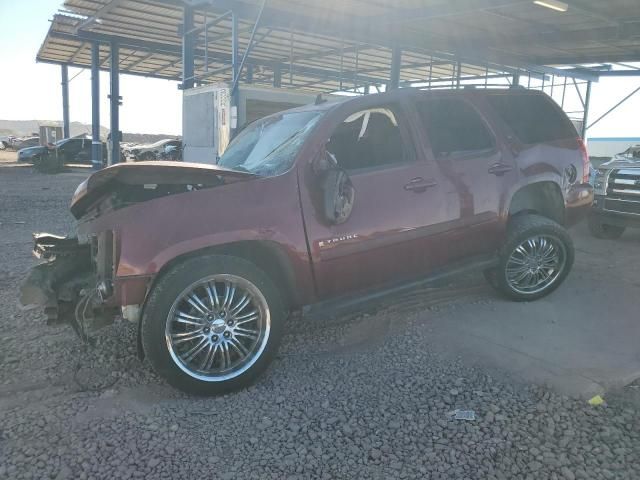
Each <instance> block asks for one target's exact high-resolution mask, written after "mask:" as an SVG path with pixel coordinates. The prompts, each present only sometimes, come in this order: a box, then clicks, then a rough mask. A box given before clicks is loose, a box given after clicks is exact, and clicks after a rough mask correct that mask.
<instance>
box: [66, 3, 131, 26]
mask: <svg viewBox="0 0 640 480" xmlns="http://www.w3.org/2000/svg"><path fill="white" fill-rule="evenodd" d="M123 1H124V0H111V1H110V2H109V3H107V4H105V5H103V6H102V7H101V8H99V9H98V10H97V11H96V13H95V15H93V16H91V17H89V18H87V19H86V20H83V21H81V22H80V23H79V24H78V25H77V26H76V27H75V28H74V30H73V32H74V33H78V32H79V31H80V30H82V29H83V28H86V27H89V26H91V25H93V24H94V23H95V22H96V21H98V20H99V19H100V17H103V16H104V15H106V14H107V13H109V12H111V11H112V10H115V9H116V8H118V7H119V6H120V5H121V4H122V2H123Z"/></svg>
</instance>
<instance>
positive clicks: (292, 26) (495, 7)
mask: <svg viewBox="0 0 640 480" xmlns="http://www.w3.org/2000/svg"><path fill="white" fill-rule="evenodd" d="M261 3H262V1H261V0H242V1H240V0H209V1H207V0H185V1H180V0H66V1H65V3H64V12H65V14H64V15H61V14H57V15H55V16H54V18H53V21H52V23H51V28H50V30H49V32H48V34H47V36H46V38H45V41H44V43H43V45H42V47H41V48H40V50H39V52H38V55H37V60H38V61H44V62H54V63H66V64H69V65H74V66H79V67H89V66H90V63H91V62H90V58H91V55H90V41H91V40H95V39H97V40H102V41H104V42H107V41H109V40H112V39H114V38H117V39H118V40H119V43H120V68H121V71H122V72H123V73H130V74H138V75H146V76H152V77H159V78H167V79H175V80H178V79H180V76H181V70H182V36H181V33H180V31H181V25H182V22H183V13H182V12H183V8H184V5H185V4H194V5H195V7H194V8H195V10H196V13H195V19H194V20H195V27H196V28H198V29H199V31H198V34H197V44H196V56H195V63H196V79H197V81H198V82H199V83H209V82H216V81H228V80H229V79H230V78H231V68H230V63H231V27H232V25H231V19H230V16H226V17H225V16H222V15H224V14H225V13H226V12H228V11H229V10H230V9H233V11H234V12H235V13H236V14H237V16H238V19H239V20H238V32H239V33H238V35H239V44H240V55H242V54H243V52H244V50H245V49H246V46H247V45H248V43H249V38H250V35H251V31H252V29H253V26H254V22H255V19H256V18H257V16H258V12H259V11H260V5H261ZM565 3H568V4H569V7H568V11H567V12H564V13H560V12H555V11H553V10H550V9H547V8H542V7H540V6H538V5H535V4H533V2H532V1H531V0H450V1H448V0H394V1H390V0H325V1H324V2H318V1H317V0H296V1H293V0H267V2H266V6H265V8H264V12H263V15H262V20H261V23H260V26H259V28H258V29H257V31H256V36H255V39H256V40H257V43H255V46H254V48H253V50H252V51H251V54H250V55H249V56H248V60H247V65H251V66H252V68H253V81H254V82H255V83H258V84H260V83H265V84H267V83H268V84H270V83H272V79H273V76H274V72H275V71H276V70H278V71H280V74H281V75H282V86H283V87H293V88H297V89H303V90H311V91H335V90H341V89H342V90H346V89H349V88H354V87H357V86H362V85H364V84H375V83H378V84H382V83H385V82H386V81H388V78H389V69H390V64H391V51H392V48H393V47H399V48H402V70H401V76H400V80H401V82H404V83H405V84H406V83H411V82H416V81H421V80H422V81H424V80H425V79H426V78H427V77H428V76H429V73H431V77H432V81H433V82H436V83H437V80H440V83H443V84H446V82H450V81H453V79H454V78H455V77H456V74H457V71H458V68H459V69H460V73H461V75H462V77H463V78H464V77H468V78H470V77H474V76H478V77H480V76H484V75H485V74H488V75H489V78H491V77H492V76H497V75H501V74H504V73H505V72H507V73H514V72H517V71H519V70H527V69H529V70H533V71H534V72H535V71H536V70H535V68H534V67H532V66H538V65H576V64H591V63H602V62H633V61H638V60H640V10H639V9H638V8H637V0H608V1H607V2H602V1H600V0H566V2H565ZM221 16H222V17H221ZM218 17H220V18H218ZM213 20H215V22H214V21H213ZM206 23H209V24H210V25H209V27H208V28H207V29H205V28H203V26H204V25H205V24H206ZM205 30H206V41H207V42H206V44H207V45H208V48H206V49H205V47H204V46H205ZM108 54H109V53H108V45H103V46H102V53H101V59H102V60H101V63H102V65H103V67H107V66H108ZM245 70H246V69H245ZM539 71H540V72H543V73H544V69H540V70H539Z"/></svg>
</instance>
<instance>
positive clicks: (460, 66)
mask: <svg viewBox="0 0 640 480" xmlns="http://www.w3.org/2000/svg"><path fill="white" fill-rule="evenodd" d="M456 68H457V71H456V89H458V90H459V89H460V74H461V70H462V63H460V60H458V62H457V63H456Z"/></svg>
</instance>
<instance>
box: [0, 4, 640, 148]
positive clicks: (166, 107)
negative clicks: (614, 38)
mask: <svg viewBox="0 0 640 480" xmlns="http://www.w3.org/2000/svg"><path fill="white" fill-rule="evenodd" d="M61 6H62V0H0V62H1V64H0V65H1V67H0V119H3V120H61V119H62V99H61V89H60V67H59V66H57V65H49V64H42V63H36V61H35V57H36V53H37V51H38V48H39V47H40V45H41V43H42V40H43V39H44V37H45V35H46V33H47V29H48V28H49V20H50V19H51V18H52V15H53V14H54V13H55V12H56V11H57V10H58V8H60V7H61ZM639 60H640V59H639ZM76 75H77V76H76ZM74 77H75V78H74ZM90 77H91V74H90V71H89V70H82V69H75V68H70V69H69V78H70V79H71V78H73V80H72V81H71V82H70V84H69V103H70V117H71V121H79V122H83V123H91V101H90V99H91V85H90ZM638 86H640V77H635V78H608V79H601V80H600V82H598V83H594V84H593V86H592V91H591V92H592V93H591V108H590V112H589V119H590V122H591V121H593V120H596V119H597V118H598V117H599V116H600V115H601V114H603V113H604V112H606V111H607V110H608V109H609V108H611V107H612V106H613V105H615V104H616V103H617V102H618V101H619V100H621V99H622V98H623V97H624V96H625V95H627V94H628V93H630V92H631V91H633V90H634V89H635V88H637V87H638ZM108 93H109V75H108V73H106V72H102V73H101V75H100V99H101V100H100V114H101V122H100V123H101V124H102V125H104V126H108V125H109V102H108V99H107V95H108ZM120 94H121V95H122V97H123V106H122V107H121V110H120V128H121V130H122V131H124V132H128V133H164V134H170V135H178V134H180V133H181V128H182V120H181V118H182V111H181V110H182V107H181V105H182V102H181V98H182V97H181V96H182V94H181V92H180V91H179V90H178V84H177V82H174V81H168V80H158V79H151V78H144V77H134V76H129V75H122V76H121V80H120ZM638 112H640V92H638V93H637V94H636V95H635V96H634V97H632V98H631V99H630V100H629V101H627V102H626V103H624V104H623V105H622V106H621V107H619V108H618V109H617V110H616V111H615V112H614V113H612V114H611V115H609V116H608V117H606V118H605V119H604V120H602V121H601V122H599V123H598V124H597V125H595V126H594V127H593V128H591V129H590V130H589V132H588V136H589V137H640V121H638V118H639V115H638ZM590 122H588V123H590Z"/></svg>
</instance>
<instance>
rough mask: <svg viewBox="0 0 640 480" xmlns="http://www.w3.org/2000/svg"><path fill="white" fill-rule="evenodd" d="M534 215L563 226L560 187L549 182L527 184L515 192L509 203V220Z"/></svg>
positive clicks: (562, 197) (563, 212)
mask: <svg viewBox="0 0 640 480" xmlns="http://www.w3.org/2000/svg"><path fill="white" fill-rule="evenodd" d="M526 213H536V214H538V215H542V216H543V217H546V218H549V219H551V220H553V221H555V222H557V223H559V224H560V225H564V224H565V202H564V196H563V195H562V190H561V189H560V186H559V185H558V184H557V183H556V182H554V181H551V180H542V181H538V182H535V183H529V184H527V185H524V186H522V187H520V188H519V189H518V190H516V191H515V192H514V193H513V195H512V196H511V199H510V201H509V209H508V215H509V218H512V217H515V216H516V215H522V214H526Z"/></svg>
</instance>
